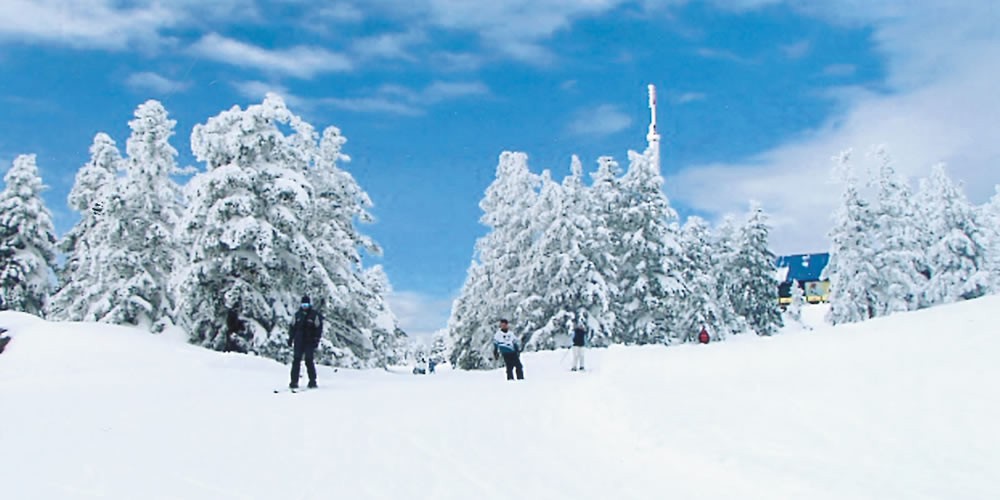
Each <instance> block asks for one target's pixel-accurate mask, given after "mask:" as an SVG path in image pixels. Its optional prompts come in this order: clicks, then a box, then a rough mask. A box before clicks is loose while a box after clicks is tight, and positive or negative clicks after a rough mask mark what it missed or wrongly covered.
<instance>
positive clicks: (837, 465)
mask: <svg viewBox="0 0 1000 500" xmlns="http://www.w3.org/2000/svg"><path fill="white" fill-rule="evenodd" d="M998 308H1000V297H986V298H983V299H979V300H975V301H970V302H965V303H961V304H955V305H950V306H945V307H939V308H935V309H930V310H925V311H919V312H915V313H909V314H900V315H897V316H892V317H888V318H881V319H877V320H873V321H870V322H866V323H862V324H856V325H846V326H839V327H835V328H831V327H819V328H816V329H815V330H812V331H798V332H787V333H785V334H783V335H780V336H776V337H773V338H750V337H747V338H734V339H732V340H730V341H727V342H724V343H715V344H710V345H706V346H702V345H682V346H676V347H669V348H666V347H662V346H645V347H621V346H616V347H612V348H609V349H602V350H591V351H590V352H588V357H587V365H588V371H586V372H583V373H572V372H570V371H569V370H568V368H569V363H570V356H569V355H568V354H567V352H568V351H557V352H546V353H532V354H527V355H525V356H524V365H525V374H526V380H525V381H523V382H514V383H508V382H506V381H505V380H504V376H503V373H502V371H490V372H461V371H452V370H443V371H441V372H439V373H437V374H434V375H426V376H414V375H410V374H408V373H406V374H402V373H391V372H385V371H379V370H370V371H354V370H340V371H339V372H334V371H333V370H332V369H330V368H326V367H320V369H319V382H320V386H321V387H320V389H318V390H315V391H307V392H305V393H300V394H291V393H288V392H285V391H280V392H279V393H277V394H275V393H274V392H273V391H274V390H275V389H280V388H283V387H285V386H286V385H287V382H288V381H287V376H288V375H287V374H288V370H287V367H286V366H282V365H280V364H277V363H275V362H273V361H271V360H267V359H261V358H254V357H249V356H244V355H239V354H222V353H216V352H211V351H206V350H203V349H200V348H197V347H193V346H190V345H187V344H185V343H184V342H183V341H180V340H177V339H175V338H172V337H170V336H163V335H161V336H158V335H151V334H148V333H145V332H140V331H138V330H136V329H131V328H125V327H115V326H108V325H97V324H84V323H49V322H45V321H43V320H40V319H38V318H34V317H32V316H28V315H24V314H18V313H12V312H3V313H0V326H3V327H6V328H8V329H9V335H11V336H12V337H13V341H12V342H11V343H10V344H9V345H8V346H7V350H6V351H5V352H4V353H3V354H0V450H2V451H3V455H2V456H3V458H4V460H3V463H2V464H0V491H2V492H3V497H4V498H10V499H29V498H45V499H63V498H67V499H77V498H111V499H135V498H143V499H159V498H164V499H166V498H184V499H225V498H234V499H236V498H239V499H285V498H294V499H310V498H315V499H327V498H343V499H364V498H371V499H404V498H405V499H408V500H410V499H422V498H427V499H468V498H480V499H510V498H546V499H561V498H567V499H569V498H572V499H581V498H588V499H589V498H595V499H607V498H622V499H632V498H634V499H647V498H675V499H685V498H698V499H715V498H718V499H732V498H740V499H748V498H754V499H784V498H788V499H803V498H809V499H833V498H837V499H848V498H849V499H878V500H886V499H907V500H910V499H932V498H933V499H941V498H949V499H993V498H1000V486H998V481H996V480H995V473H996V471H997V470H1000V451H998V450H1000V431H998V430H997V429H998V426H997V422H998V421H1000V398H998V397H997V391H996V381H998V380H1000V363H998V359H1000V335H998V333H1000V331H998V330H1000V328H998V326H997V324H996V316H995V313H994V312H993V311H996V310H997V309H998ZM813 311H814V312H815V311H816V310H813ZM515 326H516V325H515Z"/></svg>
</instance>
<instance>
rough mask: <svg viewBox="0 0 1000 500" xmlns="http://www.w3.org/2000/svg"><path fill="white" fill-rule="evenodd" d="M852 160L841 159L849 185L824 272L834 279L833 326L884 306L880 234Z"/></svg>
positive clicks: (829, 315) (840, 169) (869, 314)
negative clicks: (877, 248) (880, 293)
mask: <svg viewBox="0 0 1000 500" xmlns="http://www.w3.org/2000/svg"><path fill="white" fill-rule="evenodd" d="M850 157H851V152H850V151H845V152H844V153H841V154H840V155H839V156H838V157H837V167H836V168H837V173H838V174H839V175H840V176H841V178H842V179H843V181H844V184H845V186H844V193H843V195H842V197H841V198H842V200H843V201H842V205H841V207H840V209H838V210H837V213H836V215H835V216H834V217H835V219H834V220H835V222H834V226H833V229H831V231H830V241H831V243H832V246H831V248H830V260H829V262H828V263H827V266H826V268H825V269H824V270H823V273H824V276H825V277H826V278H828V279H829V280H830V311H829V312H828V313H827V319H828V320H829V321H830V322H831V323H833V324H839V323H852V322H857V321H864V320H867V319H870V318H872V317H874V316H875V314H876V312H877V311H879V310H880V307H881V306H880V305H879V302H878V296H877V295H876V294H875V290H878V289H880V288H881V287H882V285H881V277H880V276H881V274H880V273H879V270H878V269H877V268H876V267H875V262H876V258H875V245H874V243H873V241H872V238H873V236H874V235H875V234H877V233H876V231H875V230H874V228H875V222H874V215H873V214H872V210H871V207H870V206H869V204H868V202H867V201H865V199H864V198H863V197H862V196H861V193H860V192H859V190H858V185H857V184H858V181H857V177H856V176H855V174H854V171H853V167H852V165H851V162H850Z"/></svg>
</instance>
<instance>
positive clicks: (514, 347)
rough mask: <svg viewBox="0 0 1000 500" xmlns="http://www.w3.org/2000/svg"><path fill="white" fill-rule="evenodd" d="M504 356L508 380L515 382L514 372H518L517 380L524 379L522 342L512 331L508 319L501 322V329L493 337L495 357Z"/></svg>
mask: <svg viewBox="0 0 1000 500" xmlns="http://www.w3.org/2000/svg"><path fill="white" fill-rule="evenodd" d="M498 353H499V354H500V355H501V356H503V364H504V366H505V367H506V368H507V380H514V372H515V371H516V372H517V379H518V380H523V379H524V367H523V366H521V341H520V340H518V338H517V337H516V336H515V335H514V332H512V331H510V324H508V323H507V320H506V319H501V320H500V329H499V330H497V333H496V334H495V335H493V357H496V356H497V354H498Z"/></svg>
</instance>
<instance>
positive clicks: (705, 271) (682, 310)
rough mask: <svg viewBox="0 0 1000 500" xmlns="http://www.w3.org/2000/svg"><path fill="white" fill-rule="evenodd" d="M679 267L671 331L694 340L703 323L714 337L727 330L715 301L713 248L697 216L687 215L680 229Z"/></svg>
mask: <svg viewBox="0 0 1000 500" xmlns="http://www.w3.org/2000/svg"><path fill="white" fill-rule="evenodd" d="M680 245H681V255H680V258H681V260H680V265H679V269H680V271H681V280H682V283H683V284H684V287H683V288H682V290H681V293H680V294H679V313H678V316H677V319H678V322H677V323H676V324H675V325H674V326H673V328H672V332H673V333H675V335H676V338H677V339H678V340H680V341H681V342H695V341H697V339H698V333H699V332H701V328H702V327H705V328H707V329H708V331H709V333H710V334H711V335H712V336H713V337H714V338H716V339H722V338H725V337H726V335H727V334H728V333H729V332H728V331H727V328H726V325H725V323H724V321H723V312H722V307H723V306H722V305H721V304H720V303H719V280H718V279H717V278H716V275H715V270H716V269H717V266H718V263H717V262H716V259H717V256H716V255H715V253H714V252H713V250H714V249H713V245H712V235H711V233H710V231H709V228H708V224H707V223H706V222H705V221H704V219H702V218H700V217H690V218H688V220H687V222H686V223H685V224H684V227H683V230H682V232H681V239H680Z"/></svg>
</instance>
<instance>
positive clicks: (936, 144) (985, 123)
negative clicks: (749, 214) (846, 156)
mask: <svg viewBox="0 0 1000 500" xmlns="http://www.w3.org/2000/svg"><path fill="white" fill-rule="evenodd" d="M853 1H854V0H842V1H840V2H833V3H834V5H830V6H827V7H824V8H829V10H830V12H829V13H827V12H825V11H822V12H818V13H816V15H824V16H827V18H828V19H833V20H837V21H838V22H846V21H845V20H843V19H841V18H839V17H836V16H842V15H843V14H842V12H844V11H848V10H852V9H850V8H845V4H848V7H849V6H850V5H853V4H852V2H853ZM942 5H943V4H942ZM990 5H991V4H990V2H980V3H974V2H973V3H964V4H963V7H962V8H956V7H950V8H943V7H941V6H940V5H938V6H935V7H932V6H924V7H912V6H911V7H912V8H906V9H892V8H879V9H870V10H866V9H861V11H857V10H853V12H854V14H853V15H855V16H862V15H867V16H870V17H867V18H866V17H853V18H851V19H850V22H853V23H861V24H864V25H867V26H869V27H870V28H871V29H873V40H874V41H875V43H876V49H877V51H878V52H879V53H880V54H882V55H883V56H884V57H885V58H886V63H887V66H888V71H889V73H888V75H887V80H886V82H885V85H886V86H887V87H888V91H886V92H883V93H873V92H869V91H864V90H860V89H843V90H842V91H840V92H837V93H832V94H831V98H835V99H837V100H838V101H839V102H838V109H841V110H842V111H841V112H840V113H838V114H837V115H836V116H834V117H831V119H830V120H829V121H828V122H827V123H826V124H824V125H823V126H822V127H819V128H818V129H816V130H812V131H809V132H807V133H805V134H803V135H801V136H799V137H797V138H795V139H793V140H791V141H789V142H788V143H786V144H784V145H781V146H779V147H776V148H774V149H772V150H769V151H764V152H762V153H760V154H758V155H756V156H754V157H752V158H748V159H746V160H744V161H739V162H734V163H728V164H713V165H693V166H689V167H687V168H684V169H683V170H682V171H681V172H680V173H678V174H675V175H673V176H670V177H669V178H668V179H667V184H666V185H667V190H668V194H669V195H670V196H671V198H672V199H674V200H676V201H679V202H681V203H683V204H685V205H688V206H691V207H694V208H695V209H697V210H699V211H703V212H707V213H710V214H716V215H722V214H725V213H728V212H742V211H744V210H745V209H746V202H747V200H750V199H756V200H759V201H761V202H762V203H763V204H764V207H765V209H766V210H767V211H768V212H770V213H771V214H772V217H773V218H772V222H773V223H774V231H773V232H772V238H773V243H774V245H775V249H776V250H777V251H778V252H779V253H784V252H795V251H809V250H814V249H823V248H826V247H827V246H828V242H827V240H826V237H825V233H826V232H827V231H828V229H829V228H830V225H831V222H830V215H831V214H832V213H833V211H834V210H835V207H836V203H837V200H838V196H839V191H840V187H839V186H833V185H830V181H829V178H830V176H829V171H830V167H831V162H830V157H831V156H833V155H834V154H836V153H837V152H839V151H841V150H844V149H847V148H853V149H854V150H855V151H859V152H865V151H868V150H869V149H870V148H871V147H872V146H873V145H875V144H886V145H887V147H888V149H889V152H890V153H891V154H892V156H893V157H894V158H895V160H896V167H897V170H898V171H900V172H901V173H903V174H906V175H910V176H921V177H922V176H925V175H927V174H928V172H929V167H930V165H932V164H933V163H936V162H939V161H944V162H947V163H948V165H949V169H948V170H949V173H950V175H952V177H954V178H955V179H957V180H961V181H963V182H964V183H965V185H966V192H967V194H968V195H969V196H970V198H971V199H972V200H973V201H975V202H983V201H985V200H986V199H987V198H988V197H989V196H990V195H991V194H992V193H993V190H994V186H995V185H996V184H997V183H998V181H1000V173H998V170H997V165H1000V141H997V140H996V127H997V125H996V124H997V122H998V119H1000V100H998V99H996V89H995V84H994V82H996V81H998V80H1000V66H997V65H996V64H995V63H994V61H997V60H1000V34H998V32H997V31H996V30H995V27H996V26H998V25H1000V20H998V19H997V11H996V10H995V9H994V8H991V7H990Z"/></svg>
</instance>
